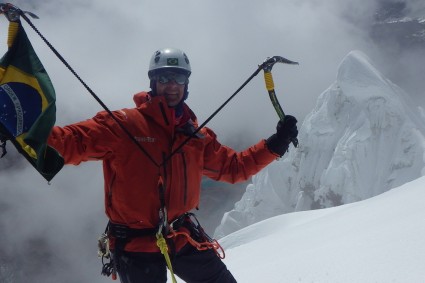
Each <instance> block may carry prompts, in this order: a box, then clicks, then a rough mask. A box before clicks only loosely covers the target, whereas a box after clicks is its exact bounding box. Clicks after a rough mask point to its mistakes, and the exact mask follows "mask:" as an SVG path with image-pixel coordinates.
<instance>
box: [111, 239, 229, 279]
mask: <svg viewBox="0 0 425 283" xmlns="http://www.w3.org/2000/svg"><path fill="white" fill-rule="evenodd" d="M171 261H172V265H173V269H174V273H175V274H176V275H178V276H179V277H180V278H181V279H183V280H184V281H185V282H188V283H236V280H235V278H234V277H233V276H232V274H231V273H230V271H229V270H227V268H226V265H225V264H224V263H223V262H222V261H221V259H220V258H219V257H217V255H216V254H215V253H214V252H213V251H212V250H206V251H198V250H197V249H196V248H194V247H193V246H192V245H190V244H188V245H186V246H185V247H184V248H183V249H182V250H181V251H180V252H178V253H176V254H175V256H173V257H172V259H171ZM118 274H119V277H120V280H121V283H164V282H167V268H166V263H165V259H164V256H163V255H162V254H161V253H130V252H123V253H122V255H121V256H120V258H119V270H118Z"/></svg>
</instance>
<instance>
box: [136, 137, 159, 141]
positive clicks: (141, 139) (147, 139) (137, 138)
mask: <svg viewBox="0 0 425 283" xmlns="http://www.w3.org/2000/svg"><path fill="white" fill-rule="evenodd" d="M134 139H135V140H136V141H138V142H155V141H156V138H152V137H134Z"/></svg>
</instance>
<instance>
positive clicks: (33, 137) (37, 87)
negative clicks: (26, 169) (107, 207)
mask: <svg viewBox="0 0 425 283" xmlns="http://www.w3.org/2000/svg"><path fill="white" fill-rule="evenodd" d="M8 47H9V49H8V51H7V52H6V54H5V55H4V56H3V57H2V58H1V59H0V139H1V140H10V141H11V142H12V143H13V144H14V145H15V147H16V148H17V149H18V151H19V152H20V153H21V154H22V155H24V156H25V158H26V159H27V160H28V161H29V162H30V163H31V164H32V165H33V166H34V168H35V169H36V170H37V171H38V172H39V173H40V174H41V175H42V176H43V177H44V178H45V179H46V180H47V181H50V180H51V179H52V178H53V177H54V176H55V175H56V173H58V172H59V171H60V170H61V169H62V167H63V164H64V161H63V158H62V157H61V156H60V155H59V154H58V153H57V152H56V150H54V149H53V148H52V147H50V146H48V145H47V138H48V136H49V134H50V131H51V129H52V127H53V125H54V124H55V121H56V105H55V101H56V96H55V91H54V88H53V85H52V83H51V81H50V78H49V76H48V74H47V72H46V70H45V69H44V67H43V65H42V64H41V62H40V60H39V59H38V57H37V54H36V53H35V51H34V49H33V47H32V45H31V43H30V41H29V39H28V37H27V35H26V33H25V31H24V29H23V27H22V25H21V23H20V22H10V24H9V36H8Z"/></svg>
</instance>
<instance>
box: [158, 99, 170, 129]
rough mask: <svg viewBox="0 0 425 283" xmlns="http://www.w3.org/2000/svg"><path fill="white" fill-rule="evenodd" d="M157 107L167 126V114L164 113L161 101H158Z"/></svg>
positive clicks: (168, 123) (168, 122)
mask: <svg viewBox="0 0 425 283" xmlns="http://www.w3.org/2000/svg"><path fill="white" fill-rule="evenodd" d="M159 109H160V110H161V114H162V117H163V118H164V121H165V124H166V125H167V126H169V125H170V121H168V118H167V114H166V113H165V109H164V104H163V103H162V102H160V103H159Z"/></svg>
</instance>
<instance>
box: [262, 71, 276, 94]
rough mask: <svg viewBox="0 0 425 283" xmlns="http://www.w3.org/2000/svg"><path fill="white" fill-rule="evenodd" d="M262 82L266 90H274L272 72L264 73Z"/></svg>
mask: <svg viewBox="0 0 425 283" xmlns="http://www.w3.org/2000/svg"><path fill="white" fill-rule="evenodd" d="M264 81H265V82H266V89H267V90H268V91H272V90H274V82H273V76H272V72H267V71H264Z"/></svg>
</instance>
